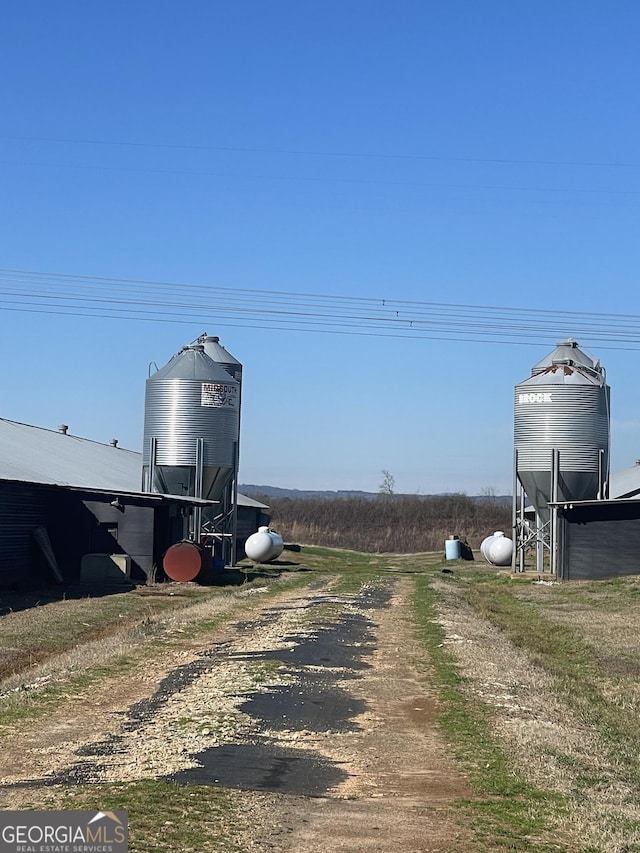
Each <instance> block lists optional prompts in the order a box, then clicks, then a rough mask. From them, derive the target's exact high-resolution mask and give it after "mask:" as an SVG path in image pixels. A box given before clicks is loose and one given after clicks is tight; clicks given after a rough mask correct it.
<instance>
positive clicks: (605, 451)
mask: <svg viewBox="0 0 640 853" xmlns="http://www.w3.org/2000/svg"><path fill="white" fill-rule="evenodd" d="M609 412H610V389H609V386H608V385H607V383H606V375H605V371H604V369H603V368H602V366H601V364H600V361H599V360H598V359H592V358H590V357H589V356H588V355H586V354H585V353H584V352H582V350H580V349H579V347H578V344H577V342H576V341H574V340H573V339H571V338H569V339H568V340H566V341H561V342H560V343H559V344H558V345H557V346H556V348H555V349H554V350H553V351H552V352H551V353H549V354H548V355H547V356H546V357H545V358H543V359H542V360H541V361H539V362H538V363H537V364H536V365H534V367H533V368H532V370H531V376H530V377H529V378H527V379H525V380H524V381H523V382H520V383H519V384H518V385H516V386H515V400H514V484H515V486H516V488H515V489H514V527H515V528H516V539H517V542H518V547H517V549H516V551H517V552H518V554H519V558H520V563H521V567H523V566H524V551H525V549H526V547H529V546H532V545H533V544H535V546H536V549H537V554H538V557H537V568H538V570H539V571H540V570H543V569H544V565H543V562H544V551H545V549H548V550H549V551H550V552H551V566H552V570H554V566H555V559H556V552H557V530H556V529H555V528H556V526H557V525H556V522H555V518H554V510H553V508H552V507H550V504H553V503H554V502H557V501H579V500H595V499H603V498H606V497H607V490H608V479H609V433H610V414H609ZM518 488H520V489H521V490H522V491H523V492H524V493H526V496H527V498H528V500H529V502H530V503H531V505H532V506H533V509H534V511H535V516H536V523H535V526H534V527H533V528H530V526H529V525H528V524H527V523H526V520H525V517H524V501H523V498H522V497H521V499H520V505H518V498H517V494H516V493H517V491H518ZM531 530H533V531H534V532H533V533H532V532H531ZM533 540H535V542H534V541H533ZM514 559H515V557H514Z"/></svg>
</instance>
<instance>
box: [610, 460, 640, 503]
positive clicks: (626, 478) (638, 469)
mask: <svg viewBox="0 0 640 853" xmlns="http://www.w3.org/2000/svg"><path fill="white" fill-rule="evenodd" d="M638 494H640V464H635V465H632V466H631V467H630V468H624V469H623V470H622V471H617V472H616V473H615V474H612V475H611V477H610V478H609V495H610V497H612V498H631V497H635V496H636V495H638Z"/></svg>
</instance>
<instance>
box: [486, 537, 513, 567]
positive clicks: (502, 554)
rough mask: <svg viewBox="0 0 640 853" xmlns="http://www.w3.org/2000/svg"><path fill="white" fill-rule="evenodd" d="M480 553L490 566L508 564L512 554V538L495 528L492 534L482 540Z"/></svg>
mask: <svg viewBox="0 0 640 853" xmlns="http://www.w3.org/2000/svg"><path fill="white" fill-rule="evenodd" d="M480 553H481V554H482V556H483V557H484V558H485V560H486V561H487V562H488V563H491V565H492V566H510V565H511V557H512V555H513V540H511V539H509V538H508V537H507V536H505V535H504V533H503V531H502V530H496V532H495V533H494V534H493V535H492V536H487V538H486V539H483V540H482V544H481V545H480Z"/></svg>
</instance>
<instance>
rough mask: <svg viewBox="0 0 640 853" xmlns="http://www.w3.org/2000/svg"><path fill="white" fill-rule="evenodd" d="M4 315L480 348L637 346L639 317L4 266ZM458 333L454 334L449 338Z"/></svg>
mask: <svg viewBox="0 0 640 853" xmlns="http://www.w3.org/2000/svg"><path fill="white" fill-rule="evenodd" d="M0 310H5V311H24V312H34V313H45V314H46V313H50V314H58V315H60V314H65V315H68V316H89V317H100V318H104V319H120V320H130V321H136V320H138V321H140V320H144V321H155V322H181V323H195V322H198V323H204V322H213V323H215V324H218V325H224V326H234V327H241V328H262V329H277V330H278V331H283V330H291V331H307V332H311V331H312V332H323V333H335V334H354V335H355V334H361V335H378V336H385V337H386V336H391V337H392V336H397V337H403V338H418V339H420V338H429V339H434V340H452V339H453V340H459V341H461V342H462V341H465V342H481V343H508V342H512V343H515V342H518V343H533V342H535V343H539V342H540V338H541V337H543V338H546V340H547V341H548V340H549V338H551V337H553V338H555V339H559V338H564V337H567V335H569V334H570V335H571V336H573V337H576V336H580V337H587V338H588V339H589V340H590V341H593V342H596V341H597V342H599V346H600V347H601V348H602V349H610V348H622V349H638V348H640V315H637V314H631V315H627V314H625V315H621V314H611V313H608V314H607V313H605V314H596V313H595V312H578V311H566V310H547V309H537V308H511V307H507V306H491V305H472V304H465V303H437V302H426V301H419V300H397V299H388V298H380V297H357V296H342V295H330V294H318V293H301V292H292V291H278V290H268V289H264V290H259V289H255V288H253V289H248V288H230V287H219V286H215V285H196V284H188V283H184V282H176V283H173V282H163V281H145V280H135V279H116V278H108V277H103V276H86V275H85V276H78V275H70V274H63V273H53V272H37V271H29V270H12V269H0ZM452 329H455V332H456V337H455V338H451V337H450V335H451V332H452Z"/></svg>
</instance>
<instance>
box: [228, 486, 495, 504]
mask: <svg viewBox="0 0 640 853" xmlns="http://www.w3.org/2000/svg"><path fill="white" fill-rule="evenodd" d="M238 491H239V492H241V493H242V494H243V495H247V496H248V497H255V496H256V495H264V496H265V497H268V498H302V499H304V498H326V499H327V500H332V499H335V498H366V499H369V500H372V499H373V498H377V497H380V494H379V492H363V491H359V490H357V489H352V490H349V489H339V490H337V491H333V492H332V491H330V490H325V491H322V490H314V489H282V488H280V486H257V485H254V484H253V483H242V484H240V485H239V486H238ZM397 497H402V495H398V496H397ZM410 497H416V495H411V496H410ZM417 497H424V498H428V497H434V496H433V495H418V496H417ZM469 497H470V498H471V500H474V501H491V502H493V503H497V504H510V503H511V500H512V499H511V495H494V496H488V495H469Z"/></svg>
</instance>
